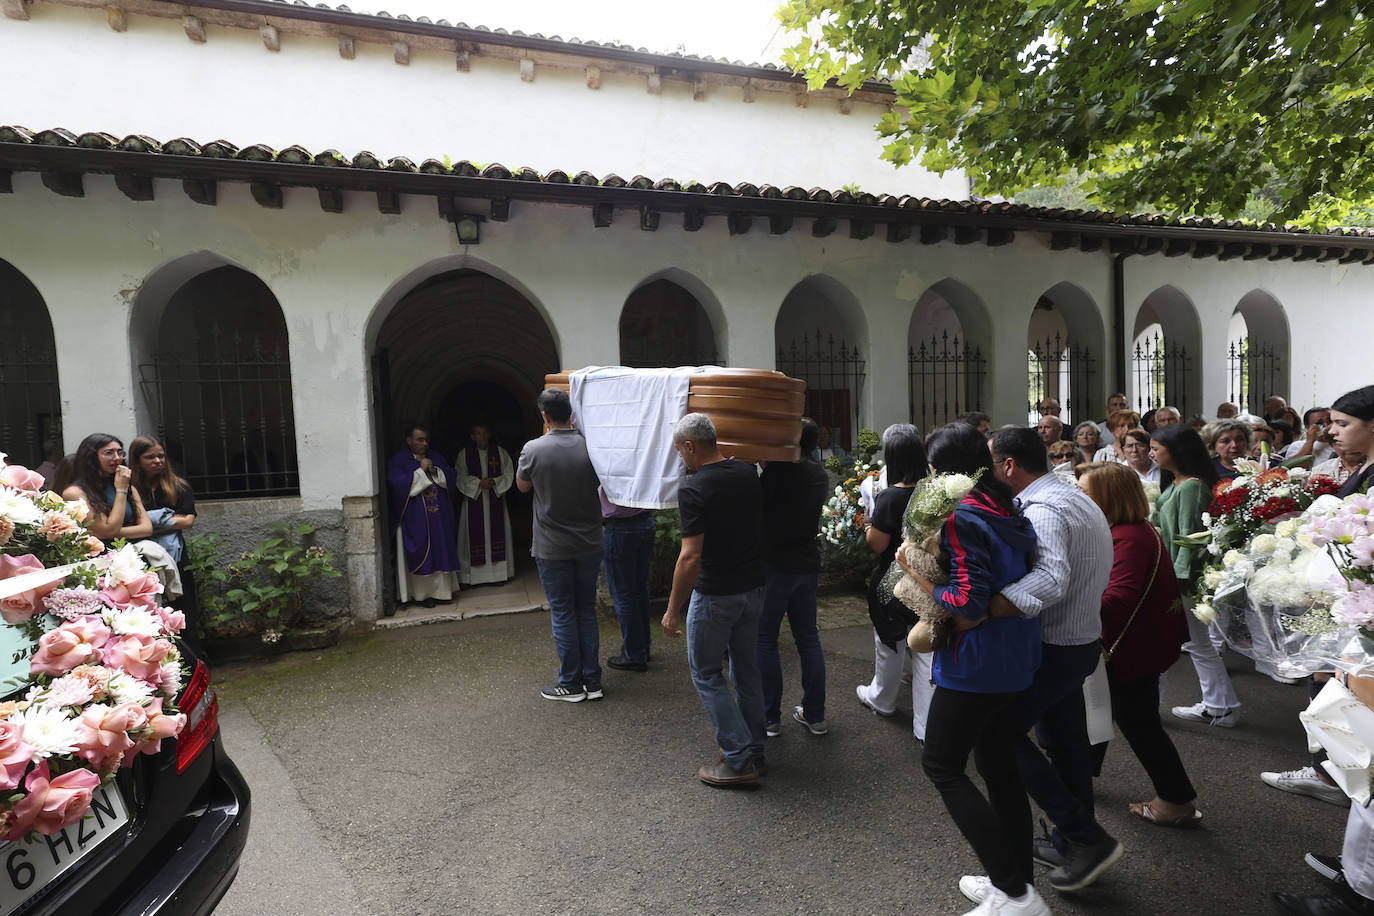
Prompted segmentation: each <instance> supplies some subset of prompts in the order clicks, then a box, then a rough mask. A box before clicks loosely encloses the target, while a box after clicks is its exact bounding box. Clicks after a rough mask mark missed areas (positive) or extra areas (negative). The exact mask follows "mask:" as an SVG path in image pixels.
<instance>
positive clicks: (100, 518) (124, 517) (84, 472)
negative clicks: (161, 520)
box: [62, 433, 153, 544]
mask: <svg viewBox="0 0 1374 916" xmlns="http://www.w3.org/2000/svg"><path fill="white" fill-rule="evenodd" d="M131 482H132V472H130V470H129V468H128V467H127V466H125V464H124V443H122V442H120V441H119V440H118V439H116V438H115V437H114V436H111V435H108V434H107V433H91V434H90V435H89V436H87V437H86V438H84V439H82V440H81V444H80V445H79V446H77V448H76V458H75V459H74V476H73V478H72V483H71V486H69V487H67V488H66V489H65V490H64V491H63V493H62V498H63V499H84V500H85V501H86V505H87V506H89V507H90V510H91V514H90V517H89V519H88V520H87V522H86V528H87V530H89V531H90V532H91V534H93V535H95V536H96V537H98V538H100V539H101V540H102V541H104V542H105V543H107V544H108V543H109V542H110V541H113V540H115V539H116V538H127V539H129V540H133V539H136V538H142V537H147V536H148V535H150V534H152V533H153V523H152V522H150V521H148V513H147V512H145V511H143V504H142V502H141V501H140V500H139V497H138V491H137V490H134V489H133V488H132V487H131V486H130V484H131Z"/></svg>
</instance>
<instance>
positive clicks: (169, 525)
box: [129, 436, 200, 649]
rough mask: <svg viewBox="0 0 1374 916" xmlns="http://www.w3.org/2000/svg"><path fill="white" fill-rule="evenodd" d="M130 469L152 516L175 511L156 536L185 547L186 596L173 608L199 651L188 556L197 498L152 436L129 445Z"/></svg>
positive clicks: (180, 559) (180, 566)
mask: <svg viewBox="0 0 1374 916" xmlns="http://www.w3.org/2000/svg"><path fill="white" fill-rule="evenodd" d="M129 466H130V468H131V469H132V470H133V481H134V487H135V489H136V490H137V491H138V493H139V494H140V495H141V496H142V497H143V505H144V506H145V507H146V508H147V510H148V511H149V512H155V511H156V510H158V509H171V510H172V515H171V517H170V518H169V519H167V520H166V521H164V522H161V523H160V524H159V525H158V526H157V527H156V528H155V529H154V530H153V536H154V537H157V536H159V535H166V534H169V533H170V534H175V536H176V541H177V543H178V545H179V546H180V547H181V550H180V551H179V552H177V558H176V559H177V572H178V573H180V574H181V589H182V595H181V597H180V598H178V599H176V600H175V601H173V602H171V604H172V605H173V606H174V607H175V608H176V609H177V610H179V611H181V612H182V613H183V614H185V615H186V629H184V630H182V631H181V636H182V638H183V639H185V640H186V641H187V642H189V643H191V645H192V646H193V647H194V648H196V649H199V648H200V647H199V640H198V638H197V635H198V634H197V630H198V625H199V616H200V602H199V601H198V600H197V598H196V582H195V578H194V577H193V576H192V575H191V570H190V564H189V563H188V562H187V560H188V557H187V556H186V537H185V535H184V534H183V532H185V531H189V530H190V528H191V526H192V525H194V524H195V523H196V495H195V493H194V492H192V490H191V485H190V484H188V483H187V482H186V481H185V480H183V479H182V478H181V477H178V476H177V474H176V472H174V471H173V470H172V464H171V462H170V461H168V460H167V450H166V449H165V448H163V445H162V443H161V442H159V441H158V440H157V439H155V438H153V437H152V436H138V437H136V438H135V439H134V441H132V442H130V443H129Z"/></svg>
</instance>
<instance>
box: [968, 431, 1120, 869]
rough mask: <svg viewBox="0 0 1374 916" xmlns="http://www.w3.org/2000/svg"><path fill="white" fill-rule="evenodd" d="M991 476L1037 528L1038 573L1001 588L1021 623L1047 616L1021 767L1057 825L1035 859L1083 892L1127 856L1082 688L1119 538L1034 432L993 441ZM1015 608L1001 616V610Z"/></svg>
mask: <svg viewBox="0 0 1374 916" xmlns="http://www.w3.org/2000/svg"><path fill="white" fill-rule="evenodd" d="M988 448H989V449H990V450H991V452H992V465H993V472H994V473H995V474H996V475H997V477H998V479H1000V480H1002V481H1004V482H1006V483H1007V484H1008V485H1009V486H1010V487H1011V489H1012V492H1014V493H1015V494H1016V496H1017V502H1018V503H1019V505H1020V506H1021V511H1022V512H1024V513H1025V515H1026V518H1028V519H1030V522H1031V524H1032V525H1033V526H1034V527H1035V536H1036V539H1037V541H1038V543H1039V552H1038V556H1037V558H1036V563H1035V566H1034V567H1033V568H1032V569H1031V571H1030V572H1029V573H1028V574H1026V575H1025V576H1023V577H1022V578H1020V579H1018V580H1017V581H1016V582H1013V583H1012V584H1010V585H1008V586H1006V587H1005V588H1003V589H1002V597H1004V598H1006V599H1007V600H1008V601H1010V602H1011V604H1012V605H1015V607H1016V609H1017V610H1019V611H1020V613H1021V614H1022V615H1023V616H1027V617H1034V616H1037V615H1038V616H1039V617H1040V629H1041V637H1042V639H1043V640H1044V655H1043V660H1042V661H1041V664H1040V669H1039V671H1037V672H1036V675H1035V680H1034V681H1033V682H1032V684H1031V686H1030V689H1029V690H1027V691H1026V692H1025V693H1024V694H1022V700H1021V708H1022V722H1023V725H1024V731H1025V732H1028V731H1029V730H1030V728H1031V727H1032V726H1034V728H1035V732H1036V737H1037V738H1038V739H1039V743H1040V746H1041V747H1043V748H1044V749H1045V750H1046V751H1048V752H1049V759H1046V756H1045V753H1043V752H1042V751H1041V750H1040V748H1038V747H1036V745H1035V742H1033V741H1032V740H1031V738H1030V737H1029V735H1027V734H1025V733H1024V732H1023V733H1022V735H1021V736H1020V738H1019V740H1018V742H1017V748H1016V760H1017V764H1018V766H1019V767H1020V769H1021V776H1022V779H1023V780H1024V781H1025V783H1026V791H1027V792H1028V793H1029V794H1030V796H1031V798H1033V799H1034V800H1035V802H1036V804H1038V805H1039V806H1040V808H1041V809H1042V810H1043V811H1044V812H1045V813H1046V814H1047V815H1049V817H1050V819H1051V820H1053V821H1054V824H1055V832H1054V836H1053V837H1052V838H1042V839H1039V840H1037V841H1036V844H1035V845H1036V848H1035V857H1036V859H1037V861H1040V862H1042V863H1044V864H1048V865H1052V866H1054V870H1053V871H1051V872H1050V875H1049V882H1050V886H1051V887H1053V888H1054V889H1055V890H1057V891H1064V892H1067V891H1076V890H1079V889H1081V888H1084V887H1086V886H1088V885H1089V884H1091V883H1092V882H1093V881H1095V880H1097V876H1098V875H1100V874H1101V873H1102V872H1103V871H1105V870H1106V869H1107V868H1108V867H1109V866H1110V865H1111V864H1112V863H1114V862H1115V861H1116V860H1117V859H1119V858H1121V854H1122V852H1123V849H1122V846H1121V844H1120V843H1119V842H1118V841H1117V840H1115V839H1113V838H1112V837H1111V836H1109V835H1108V834H1107V832H1106V831H1105V830H1103V829H1102V826H1101V825H1100V824H1098V823H1097V820H1096V818H1095V817H1094V815H1093V786H1092V779H1093V775H1092V774H1093V768H1092V762H1091V754H1090V746H1089V744H1088V732H1087V715H1086V710H1085V708H1084V703H1083V682H1084V680H1086V679H1087V677H1088V675H1090V674H1092V672H1093V669H1095V668H1096V667H1097V664H1098V661H1099V660H1100V658H1101V656H1102V593H1103V592H1104V591H1105V590H1106V588H1107V580H1108V578H1109V577H1110V575H1111V570H1112V533H1111V529H1110V527H1109V526H1108V525H1107V519H1106V517H1105V516H1103V514H1102V510H1101V509H1099V508H1098V507H1097V504H1096V503H1094V502H1093V501H1092V499H1090V498H1089V497H1088V495H1087V494H1086V493H1084V492H1083V491H1081V490H1079V489H1078V488H1077V487H1076V486H1074V485H1073V484H1071V483H1068V482H1067V481H1064V480H1063V479H1061V478H1060V477H1059V476H1058V475H1056V474H1052V473H1050V470H1049V464H1048V461H1047V457H1046V452H1045V445H1044V443H1043V442H1041V440H1040V437H1039V436H1038V435H1037V434H1036V431H1035V430H1033V429H1017V428H1013V429H1003V430H999V431H998V432H997V433H996V434H994V435H993V437H992V440H991V441H990V442H989V443H988ZM1009 610H1010V609H1004V612H1006V611H1009Z"/></svg>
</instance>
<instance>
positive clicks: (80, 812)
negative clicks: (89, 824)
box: [5, 761, 100, 841]
mask: <svg viewBox="0 0 1374 916" xmlns="http://www.w3.org/2000/svg"><path fill="white" fill-rule="evenodd" d="M40 770H41V772H40ZM48 775H49V773H48V767H47V763H46V761H45V762H44V763H43V765H42V766H41V767H40V769H39V770H35V771H34V773H33V775H31V776H30V777H29V785H28V790H29V794H28V795H25V796H24V797H23V798H22V799H20V800H19V801H18V802H16V803H15V805H14V812H13V815H14V817H13V820H12V822H11V823H10V825H9V826H10V832H9V835H8V836H6V837H5V838H6V839H8V840H11V841H13V840H17V839H19V838H20V837H21V836H23V835H24V834H25V833H28V831H29V828H30V826H31V827H32V829H34V830H37V831H38V832H39V833H42V834H47V835H48V836H51V835H52V834H54V833H58V832H60V831H61V830H62V829H63V828H64V827H70V826H71V825H72V824H75V823H76V822H77V821H79V820H81V818H83V817H84V816H85V815H86V812H87V811H89V810H90V809H91V795H92V794H94V792H95V790H96V789H98V788H99V787H100V777H99V776H97V775H95V774H94V773H92V772H91V771H90V770H87V769H85V768H84V767H83V768H82V769H79V770H72V771H71V772H70V773H63V774H62V775H61V776H59V777H57V778H56V779H51V780H50V779H48ZM21 827H22V828H23V829H22V830H21V829H19V828H21Z"/></svg>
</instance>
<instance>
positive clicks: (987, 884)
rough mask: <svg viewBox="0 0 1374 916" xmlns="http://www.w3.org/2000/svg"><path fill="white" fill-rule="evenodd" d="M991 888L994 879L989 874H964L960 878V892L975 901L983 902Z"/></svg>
mask: <svg viewBox="0 0 1374 916" xmlns="http://www.w3.org/2000/svg"><path fill="white" fill-rule="evenodd" d="M990 890H992V880H991V879H990V878H988V876H987V875H964V876H963V877H962V878H960V879H959V893H961V894H963V895H964V896H965V897H967V898H968V899H970V900H972V901H973V902H974V903H982V902H983V898H984V897H986V896H987V895H988V891H990Z"/></svg>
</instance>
